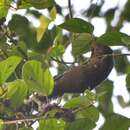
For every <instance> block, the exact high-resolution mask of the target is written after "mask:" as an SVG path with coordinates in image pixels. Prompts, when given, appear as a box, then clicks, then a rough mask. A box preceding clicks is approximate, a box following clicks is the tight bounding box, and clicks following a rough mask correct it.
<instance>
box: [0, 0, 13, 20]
mask: <svg viewBox="0 0 130 130" xmlns="http://www.w3.org/2000/svg"><path fill="white" fill-rule="evenodd" d="M10 4H11V1H10V0H0V18H1V17H4V16H6V15H7V13H8V9H9V7H10V6H9V5H10Z"/></svg>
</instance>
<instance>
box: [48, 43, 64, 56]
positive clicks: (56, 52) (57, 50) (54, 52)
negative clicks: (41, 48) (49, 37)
mask: <svg viewBox="0 0 130 130" xmlns="http://www.w3.org/2000/svg"><path fill="white" fill-rule="evenodd" d="M64 52H65V49H64V46H63V45H62V44H58V45H55V46H54V47H53V48H52V49H51V50H50V52H49V56H50V57H55V58H58V57H60V56H62V54H63V53H64Z"/></svg>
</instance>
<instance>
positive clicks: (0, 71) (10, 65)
mask: <svg viewBox="0 0 130 130" xmlns="http://www.w3.org/2000/svg"><path fill="white" fill-rule="evenodd" d="M20 61H21V58H20V57H18V56H11V57H9V58H7V59H6V60H3V61H1V62H0V84H1V85H2V84H3V83H4V82H5V81H6V80H7V79H8V77H9V76H10V75H11V74H12V73H13V72H14V71H15V69H16V67H17V65H18V64H19V63H20Z"/></svg>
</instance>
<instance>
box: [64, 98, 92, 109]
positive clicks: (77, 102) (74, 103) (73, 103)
mask: <svg viewBox="0 0 130 130" xmlns="http://www.w3.org/2000/svg"><path fill="white" fill-rule="evenodd" d="M93 101H94V100H92V99H89V98H88V97H87V96H79V97H75V98H72V99H71V100H69V101H68V102H66V103H65V105H64V107H65V108H77V107H86V108H87V107H89V106H90V105H92V104H93Z"/></svg>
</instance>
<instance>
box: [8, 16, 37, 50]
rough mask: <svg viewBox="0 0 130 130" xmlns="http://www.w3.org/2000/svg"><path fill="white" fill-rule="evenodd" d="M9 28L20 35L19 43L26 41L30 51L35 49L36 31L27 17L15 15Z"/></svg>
mask: <svg viewBox="0 0 130 130" xmlns="http://www.w3.org/2000/svg"><path fill="white" fill-rule="evenodd" d="M8 26H9V28H10V30H11V31H12V32H15V33H16V34H17V35H18V37H19V41H24V42H25V44H26V45H27V47H28V48H29V49H30V48H31V49H32V48H35V46H36V43H37V39H36V31H34V30H33V29H32V28H31V27H30V23H29V21H28V19H27V18H26V17H24V16H20V15H17V14H15V15H13V17H12V19H11V21H10V22H9V24H8Z"/></svg>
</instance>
